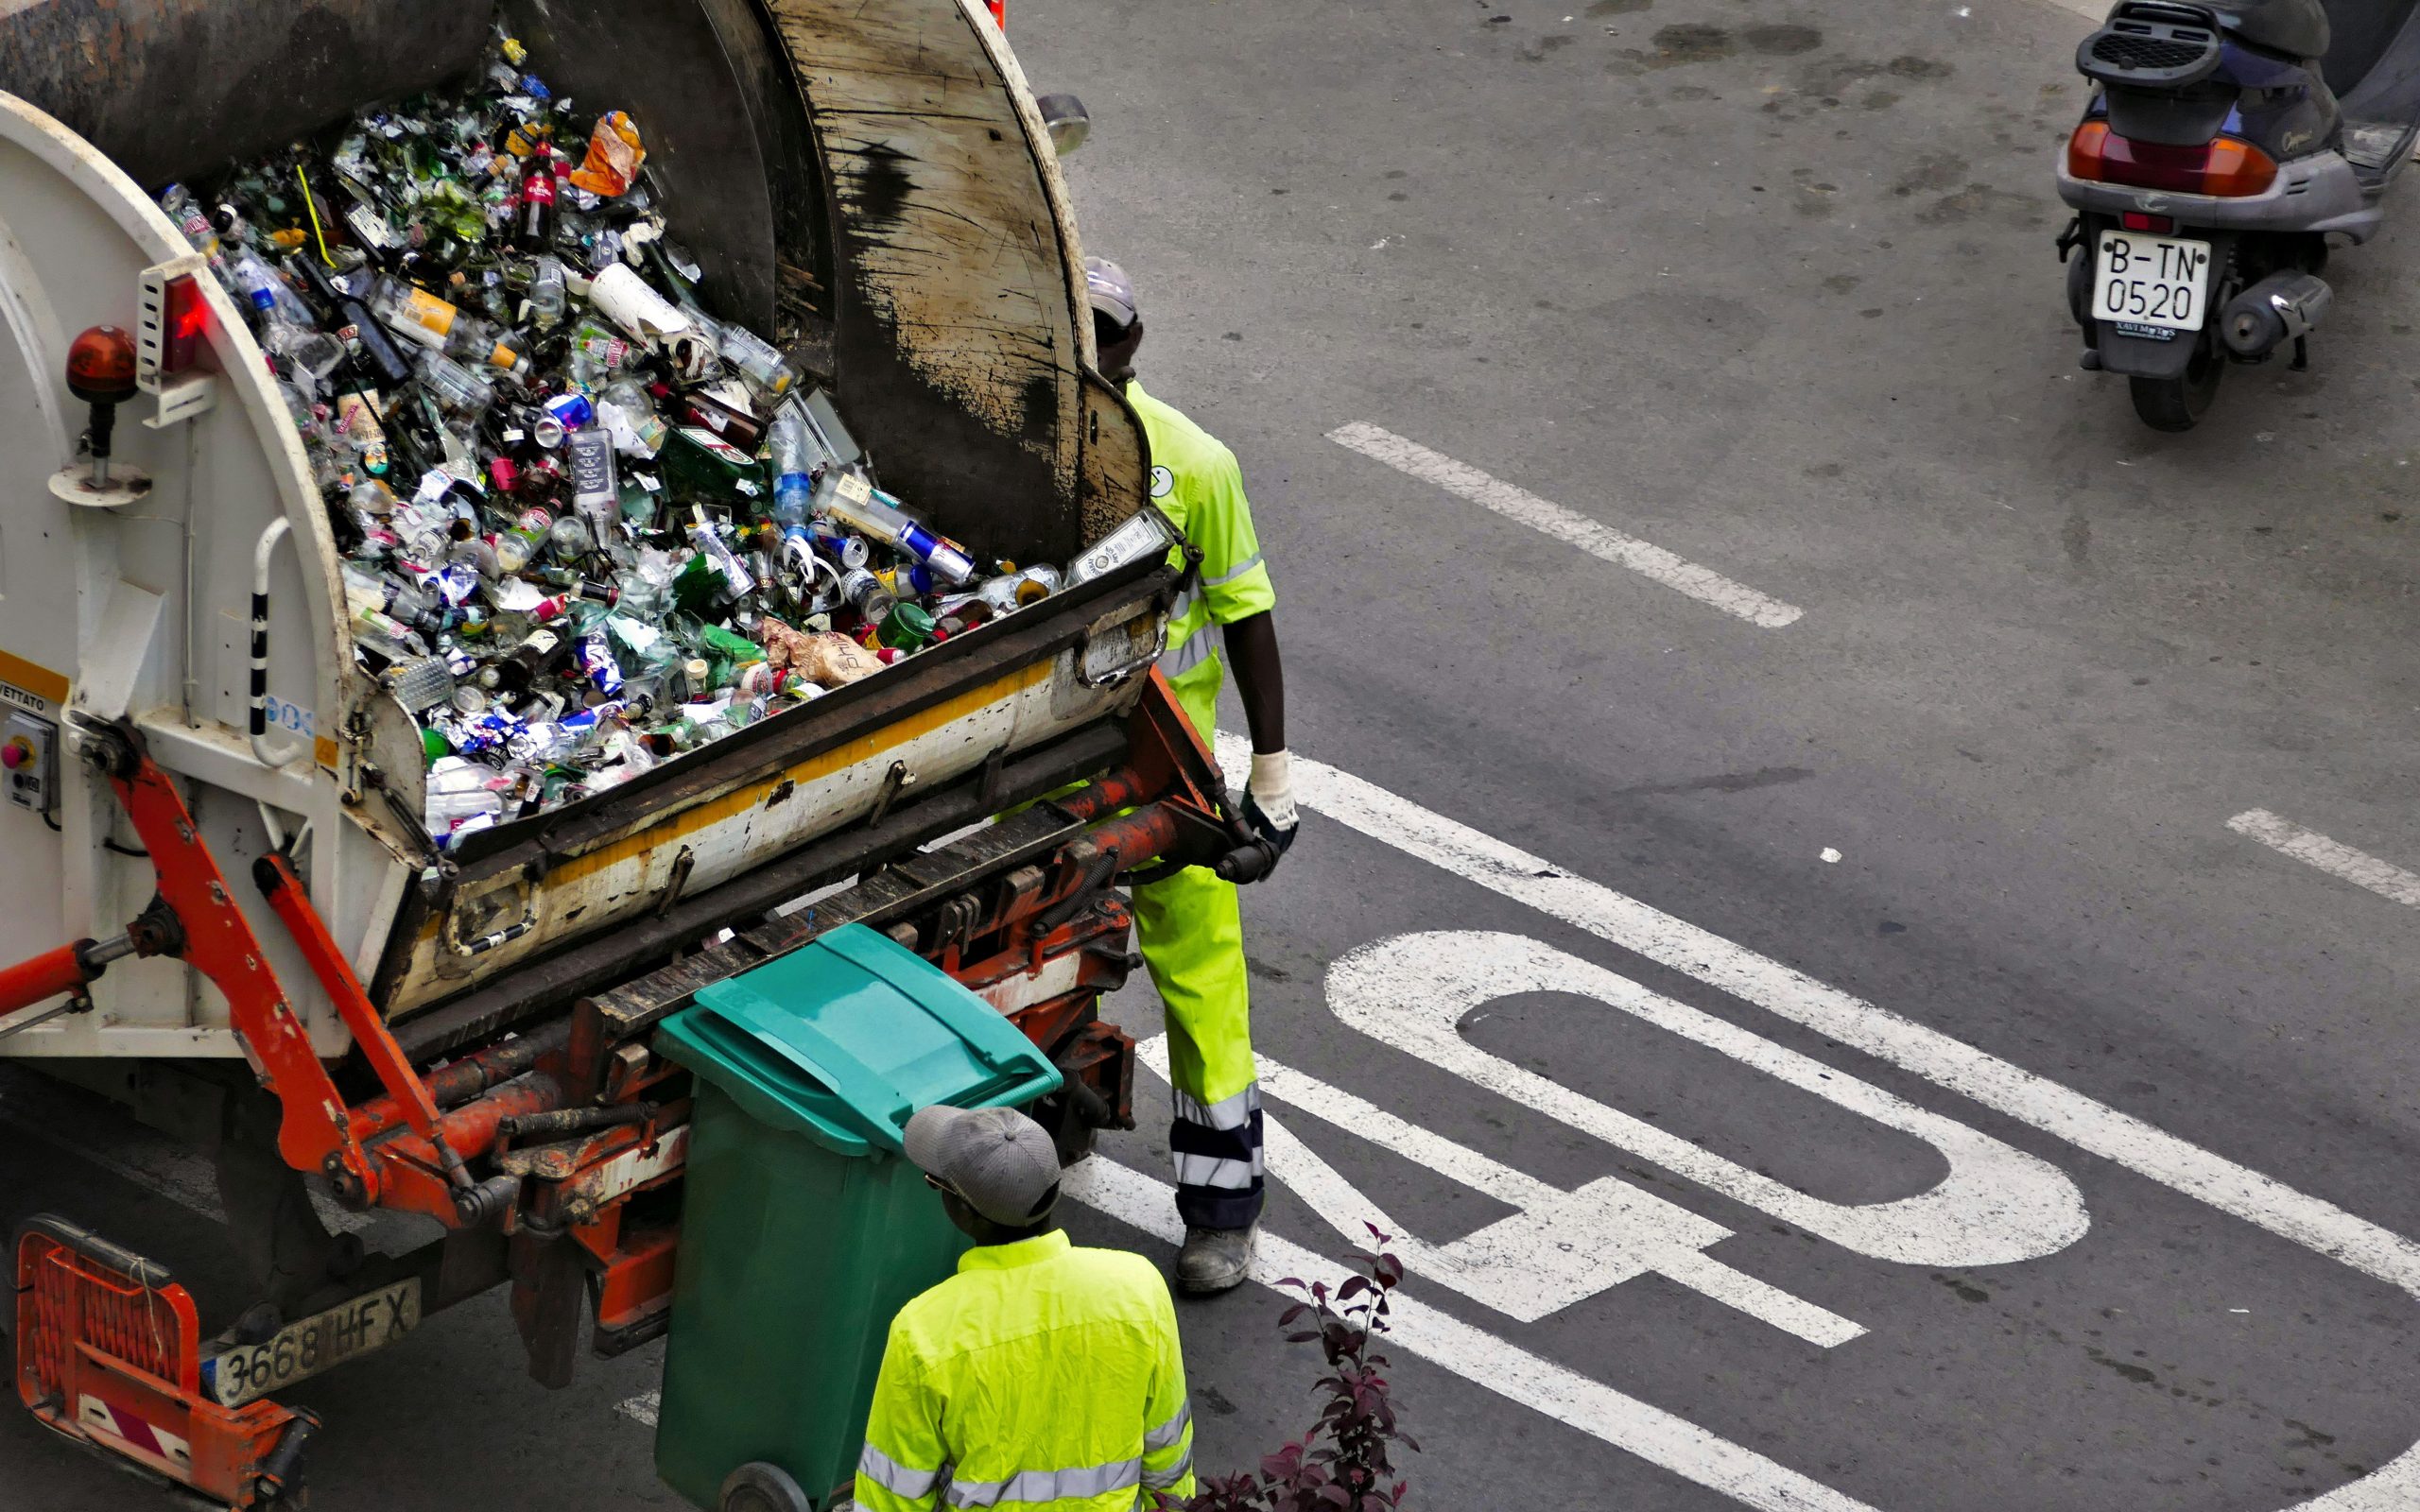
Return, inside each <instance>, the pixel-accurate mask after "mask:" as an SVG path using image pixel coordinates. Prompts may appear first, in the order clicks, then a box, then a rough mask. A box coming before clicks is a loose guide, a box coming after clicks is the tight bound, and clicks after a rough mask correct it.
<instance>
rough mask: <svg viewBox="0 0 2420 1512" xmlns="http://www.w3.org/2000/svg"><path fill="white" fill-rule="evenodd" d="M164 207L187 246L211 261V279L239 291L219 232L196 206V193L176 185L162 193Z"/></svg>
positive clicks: (169, 186) (221, 285)
mask: <svg viewBox="0 0 2420 1512" xmlns="http://www.w3.org/2000/svg"><path fill="white" fill-rule="evenodd" d="M160 208H161V209H162V210H164V211H165V212H167V215H168V218H169V219H170V220H173V221H175V222H176V223H177V229H178V230H179V231H181V232H184V235H185V241H186V243H187V244H188V245H190V246H191V247H192V248H193V249H194V250H195V251H197V252H199V253H200V254H201V255H202V256H203V257H204V258H205V259H207V260H208V261H209V264H210V276H211V277H213V278H215V279H216V280H217V281H218V286H219V287H220V288H223V289H226V290H228V291H229V292H230V293H233V292H236V289H235V278H234V274H233V272H231V271H230V270H229V268H228V266H227V258H226V256H225V254H224V253H223V251H222V250H221V249H220V248H219V245H218V232H216V231H215V230H213V229H212V227H211V224H210V213H209V212H208V211H205V210H203V209H202V208H201V206H200V205H199V204H197V203H195V201H194V198H193V194H192V192H191V191H190V190H188V189H186V188H185V186H184V185H183V184H181V183H172V184H170V185H168V187H167V188H165V189H164V190H162V191H161V192H160Z"/></svg>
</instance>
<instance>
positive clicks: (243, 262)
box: [227, 246, 311, 330]
mask: <svg viewBox="0 0 2420 1512" xmlns="http://www.w3.org/2000/svg"><path fill="white" fill-rule="evenodd" d="M227 268H228V271H229V272H230V273H232V274H233V275H234V279H235V286H236V287H237V288H238V289H241V290H242V291H243V294H244V298H245V299H246V300H247V301H250V302H251V306H252V309H253V310H254V312H255V313H257V314H258V315H259V317H260V318H261V319H263V320H264V321H283V322H285V323H286V324H289V325H299V326H302V328H304V329H305V330H308V329H311V309H310V306H308V305H306V304H304V303H303V302H302V296H301V295H298V294H296V293H295V292H294V291H293V290H292V289H290V288H288V287H287V286H286V283H285V280H284V279H282V278H280V277H278V276H277V271H276V269H274V268H272V267H270V266H268V263H266V262H264V261H263V260H262V259H261V255H260V253H258V252H255V251H253V250H252V249H251V248H249V247H240V246H239V247H237V248H236V249H235V251H234V254H233V256H232V257H230V258H229V259H228V264H227Z"/></svg>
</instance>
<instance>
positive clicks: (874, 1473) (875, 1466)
mask: <svg viewBox="0 0 2420 1512" xmlns="http://www.w3.org/2000/svg"><path fill="white" fill-rule="evenodd" d="M857 1473H858V1474H860V1475H862V1476H864V1477H865V1478H866V1479H867V1480H870V1481H872V1482H873V1484H874V1485H876V1486H881V1487H882V1488H883V1489H884V1490H886V1491H889V1492H890V1493H891V1494H892V1495H894V1496H904V1497H906V1498H908V1500H909V1501H911V1502H913V1501H915V1500H917V1499H918V1498H920V1497H926V1496H930V1495H932V1494H933V1487H934V1486H938V1485H940V1484H941V1479H942V1472H941V1471H940V1470H911V1469H908V1467H907V1466H905V1465H902V1464H900V1463H899V1462H898V1461H897V1460H895V1459H892V1458H891V1457H890V1455H888V1454H886V1453H884V1452H882V1451H881V1450H878V1449H876V1448H874V1447H873V1442H872V1441H871V1440H869V1441H868V1442H867V1444H866V1447H865V1450H864V1452H862V1453H860V1454H858V1455H857Z"/></svg>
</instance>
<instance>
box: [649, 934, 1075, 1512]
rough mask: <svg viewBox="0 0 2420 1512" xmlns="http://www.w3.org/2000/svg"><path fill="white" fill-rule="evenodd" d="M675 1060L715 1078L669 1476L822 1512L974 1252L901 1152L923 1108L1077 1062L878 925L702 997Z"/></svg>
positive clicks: (668, 1050) (699, 1487) (697, 1153)
mask: <svg viewBox="0 0 2420 1512" xmlns="http://www.w3.org/2000/svg"><path fill="white" fill-rule="evenodd" d="M656 1048H657V1049H658V1050H660V1051H661V1052H662V1053H663V1054H664V1055H665V1056H666V1057H670V1058H671V1059H672V1060H675V1061H677V1062H679V1063H680V1064H681V1065H683V1066H685V1067H687V1068H688V1069H689V1070H690V1071H691V1072H693V1073H694V1074H695V1075H696V1082H697V1100H696V1113H695V1122H694V1128H693V1131H692V1133H691V1135H690V1143H689V1159H688V1174H687V1178H686V1181H685V1193H684V1195H683V1209H682V1218H681V1249H680V1255H679V1259H678V1269H677V1271H676V1279H675V1280H674V1283H673V1293H672V1325H671V1332H670V1337H669V1340H668V1341H667V1344H666V1350H665V1357H664V1390H663V1401H662V1406H661V1409H660V1413H659V1417H658V1418H657V1423H656V1431H655V1466H656V1472H657V1473H658V1474H659V1475H661V1476H662V1477H663V1478H664V1480H665V1482H666V1484H667V1485H669V1486H671V1487H672V1488H673V1489H674V1490H675V1491H678V1492H679V1493H680V1494H681V1495H682V1496H683V1497H685V1498H687V1499H688V1500H689V1501H690V1502H691V1503H695V1504H696V1505H699V1506H700V1507H710V1508H717V1509H719V1508H721V1507H723V1506H724V1505H725V1492H726V1487H727V1486H728V1487H729V1490H730V1497H729V1505H730V1506H731V1507H732V1508H733V1509H734V1512H741V1509H745V1512H759V1509H763V1512H793V1508H785V1506H784V1503H795V1501H796V1498H795V1497H794V1494H793V1493H792V1492H791V1490H790V1487H791V1486H795V1487H796V1488H797V1489H799V1490H802V1491H804V1493H805V1496H804V1500H805V1502H806V1503H808V1504H810V1505H811V1506H812V1507H814V1508H815V1509H817V1512H821V1509H823V1508H825V1507H827V1506H829V1505H830V1504H831V1502H832V1501H833V1500H834V1499H835V1498H834V1496H833V1492H834V1489H835V1488H836V1487H838V1486H842V1485H843V1484H844V1483H846V1482H847V1481H848V1480H849V1479H850V1478H851V1476H852V1475H853V1474H854V1473H855V1471H856V1463H857V1454H858V1451H859V1449H860V1448H861V1447H862V1445H863V1442H864V1437H865V1424H866V1413H867V1409H868V1407H869V1405H870V1404H871V1403H872V1401H873V1384H874V1376H875V1373H876V1371H877V1370H878V1368H879V1367H880V1366H881V1364H882V1349H883V1342H884V1339H885V1337H886V1335H887V1334H888V1332H889V1331H890V1320H891V1318H892V1317H893V1316H894V1315H895V1314H897V1313H898V1311H899V1309H900V1307H901V1306H902V1305H904V1304H905V1303H906V1302H907V1301H908V1299H909V1298H910V1297H914V1296H915V1295H916V1294H917V1293H919V1292H922V1291H924V1290H925V1288H926V1287H928V1286H931V1285H933V1284H935V1283H936V1282H939V1281H941V1280H943V1279H945V1278H946V1277H948V1276H949V1275H950V1274H951V1273H952V1271H954V1270H955V1269H956V1267H957V1263H958V1257H959V1255H960V1254H961V1253H963V1252H964V1250H965V1249H966V1246H967V1242H966V1240H965V1238H964V1237H963V1236H962V1235H960V1234H959V1231H958V1229H956V1228H955V1227H953V1226H952V1225H951V1223H950V1221H949V1219H948V1217H947V1216H946V1215H944V1214H943V1212H942V1204H941V1199H940V1198H939V1197H938V1196H937V1195H935V1194H934V1193H933V1192H932V1191H931V1190H930V1189H929V1188H927V1187H926V1186H925V1181H924V1177H923V1176H922V1174H921V1173H920V1172H918V1171H917V1170H916V1168H915V1167H914V1166H912V1165H910V1164H909V1163H908V1160H906V1158H905V1157H904V1156H903V1155H902V1154H901V1149H902V1143H901V1142H902V1131H903V1130H904V1129H905V1128H906V1126H907V1124H908V1116H909V1115H910V1114H912V1113H913V1112H914V1111H915V1110H916V1109H917V1108H923V1107H925V1106H926V1105H928V1104H932V1103H947V1104H950V1105H951V1106H953V1107H958V1108H990V1107H999V1106H1010V1105H1016V1104H1022V1103H1028V1102H1030V1101H1032V1100H1033V1099H1035V1098H1037V1097H1041V1096H1044V1095H1046V1094H1047V1093H1048V1092H1050V1091H1054V1090H1055V1089H1056V1088H1057V1087H1058V1085H1059V1081H1060V1076H1059V1073H1058V1070H1057V1069H1056V1068H1055V1067H1053V1066H1052V1065H1051V1064H1050V1062H1049V1060H1048V1058H1047V1057H1045V1056H1044V1055H1043V1054H1042V1052H1041V1051H1040V1050H1038V1049H1036V1048H1035V1046H1034V1045H1033V1043H1032V1042H1031V1041H1029V1040H1027V1039H1026V1038H1025V1036H1024V1035H1022V1034H1020V1033H1018V1032H1017V1030H1016V1028H1015V1026H1014V1025H1012V1024H1011V1023H1010V1022H1008V1021H1007V1020H1006V1019H1003V1018H1002V1017H1001V1016H1000V1015H999V1013H998V1012H997V1010H995V1009H994V1008H993V1007H992V1005H989V1004H987V1003H985V1002H984V1001H983V1000H982V999H980V998H978V997H977V996H976V995H975V994H974V993H972V992H969V991H968V990H967V989H966V988H963V987H960V986H959V984H958V983H956V982H954V981H952V980H951V979H950V978H949V976H948V975H947V974H946V973H944V972H943V971H941V970H940V969H939V968H938V967H935V966H933V965H932V964H931V963H930V962H928V961H926V960H925V959H924V958H923V957H922V956H919V955H917V954H914V953H913V952H911V951H908V950H907V949H905V948H904V947H902V946H901V945H899V944H898V943H897V942H895V941H893V940H891V939H890V937H889V936H885V935H882V934H879V933H877V932H875V931H874V930H872V929H869V928H867V927H866V926H865V925H863V924H850V925H846V926H844V927H842V928H840V929H837V930H834V931H833V932H832V933H831V934H828V935H825V936H822V937H821V938H820V939H818V940H816V941H815V942H814V943H812V944H810V945H808V946H806V947H805V948H804V949H803V950H800V951H797V952H795V953H793V954H789V955H786V956H784V957H782V958H781V959H779V960H776V961H771V962H769V963H767V964H766V965H764V966H761V967H759V968H757V969H756V970H755V971H750V972H748V973H747V974H745V975H743V976H737V977H734V978H732V979H731V980H729V981H726V982H719V983H717V984H715V985H714V986H712V987H709V988H705V989H704V990H702V991H700V992H699V993H698V995H697V1000H696V1002H695V1003H694V1004H693V1005H691V1006H689V1007H687V1008H684V1009H683V1010H682V1011H681V1012H679V1013H677V1014H675V1015H673V1016H672V1017H671V1018H670V1019H668V1020H666V1022H665V1023H664V1025H663V1026H662V1027H661V1028H660V1029H659V1030H658V1031H657V1033H656ZM769 1470H771V1471H778V1472H779V1473H771V1474H769ZM785 1483H787V1484H785ZM795 1512H804V1509H803V1508H795Z"/></svg>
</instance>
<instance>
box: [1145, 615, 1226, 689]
mask: <svg viewBox="0 0 2420 1512" xmlns="http://www.w3.org/2000/svg"><path fill="white" fill-rule="evenodd" d="M1226 640H1227V638H1226V637H1225V636H1224V635H1221V634H1220V633H1219V627H1218V626H1217V625H1215V624H1212V625H1204V626H1202V627H1201V628H1200V629H1198V630H1196V631H1194V632H1193V633H1192V634H1191V635H1188V636H1186V637H1185V638H1184V642H1183V643H1182V644H1177V645H1172V646H1169V647H1168V648H1167V650H1166V651H1164V652H1162V653H1161V654H1160V671H1161V672H1162V673H1163V674H1165V675H1167V676H1168V677H1171V678H1181V677H1183V676H1184V675H1185V674H1186V673H1188V672H1190V671H1192V670H1193V669H1194V668H1195V667H1198V666H1200V665H1201V663H1202V662H1207V661H1209V660H1210V659H1211V658H1212V657H1214V656H1216V655H1218V654H1219V648H1220V647H1221V646H1223V645H1225V644H1226Z"/></svg>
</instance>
